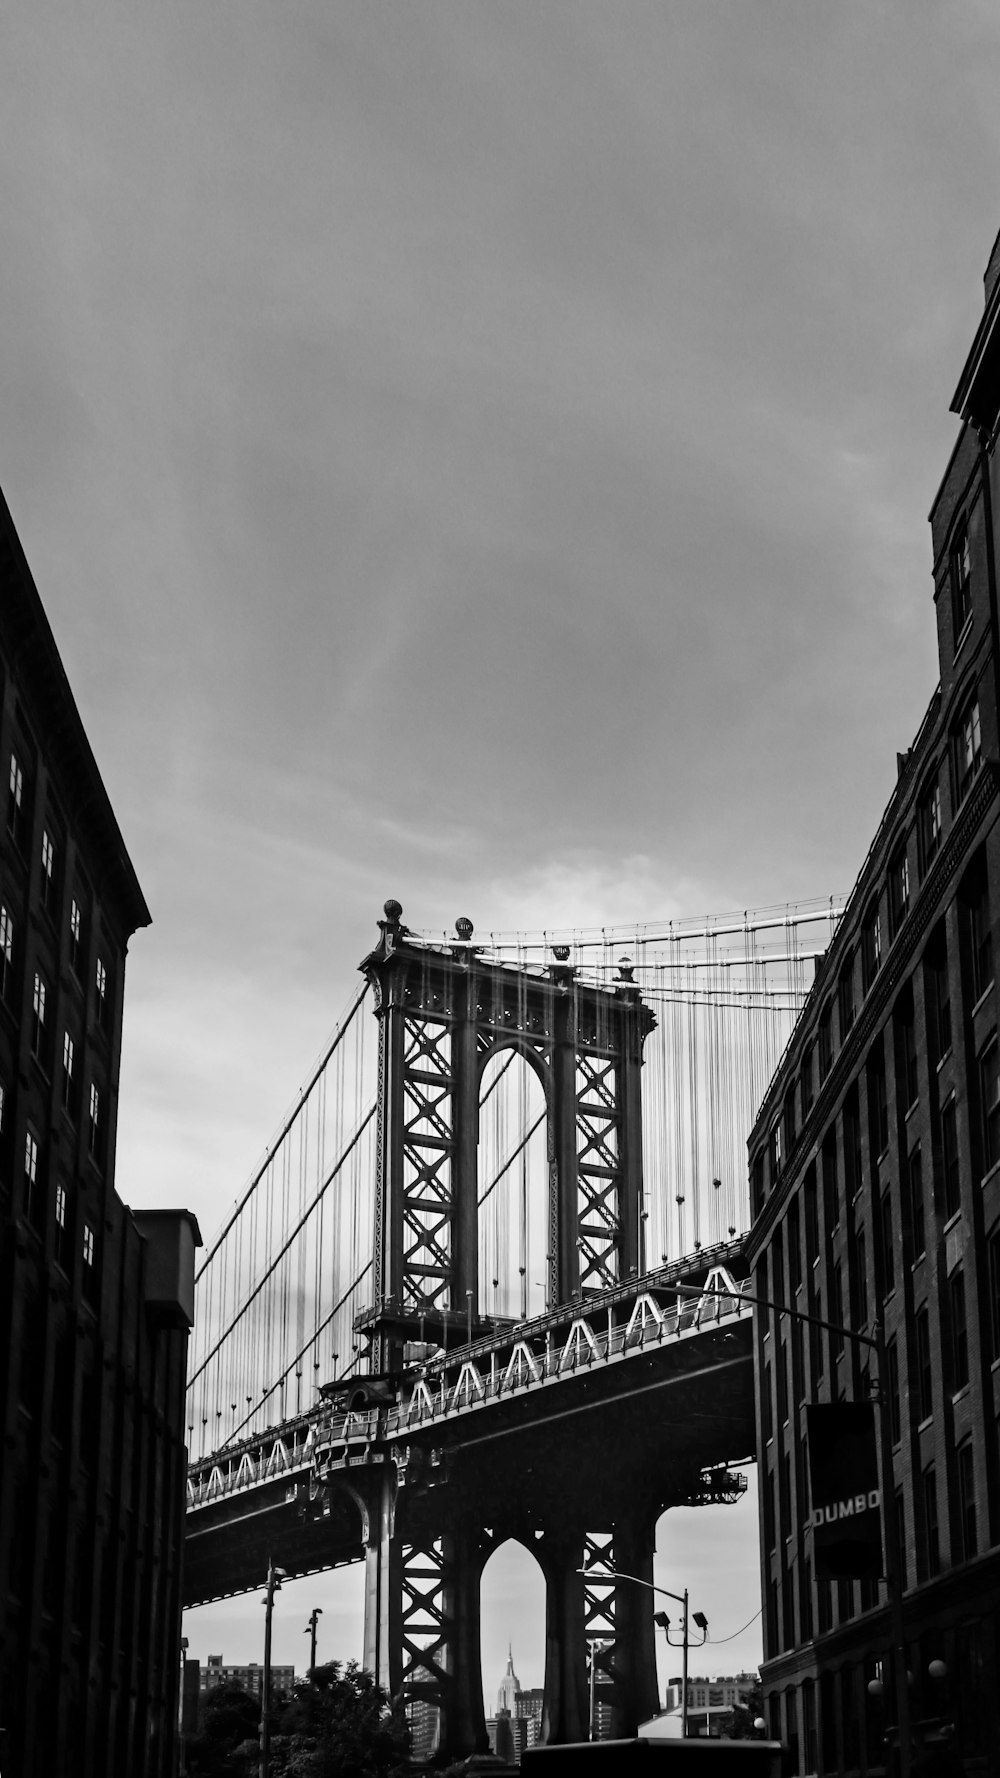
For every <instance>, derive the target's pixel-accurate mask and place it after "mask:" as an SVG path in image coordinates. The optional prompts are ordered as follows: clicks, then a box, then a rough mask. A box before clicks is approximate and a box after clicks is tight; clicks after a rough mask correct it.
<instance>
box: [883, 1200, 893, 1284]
mask: <svg viewBox="0 0 1000 1778" xmlns="http://www.w3.org/2000/svg"><path fill="white" fill-rule="evenodd" d="M881 1218H882V1294H883V1296H889V1295H890V1294H891V1292H892V1291H894V1290H895V1288H896V1252H895V1248H894V1247H893V1244H892V1188H891V1186H886V1189H885V1191H884V1192H883V1193H882V1206H881Z"/></svg>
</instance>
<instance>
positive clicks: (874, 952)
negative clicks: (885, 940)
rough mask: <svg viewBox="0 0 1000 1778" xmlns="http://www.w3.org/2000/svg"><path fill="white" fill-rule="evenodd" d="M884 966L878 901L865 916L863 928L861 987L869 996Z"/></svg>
mask: <svg viewBox="0 0 1000 1778" xmlns="http://www.w3.org/2000/svg"><path fill="white" fill-rule="evenodd" d="M881 965H882V915H881V912H880V910H879V905H878V902H877V901H873V902H872V903H871V906H870V907H869V908H868V911H867V913H866V914H865V918H864V924H863V926H862V928H861V986H862V990H863V992H864V993H865V994H867V992H868V990H869V988H870V987H871V985H872V982H873V981H874V980H875V977H876V976H877V975H878V972H879V969H880V968H881Z"/></svg>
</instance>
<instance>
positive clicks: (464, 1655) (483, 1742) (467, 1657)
mask: <svg viewBox="0 0 1000 1778" xmlns="http://www.w3.org/2000/svg"><path fill="white" fill-rule="evenodd" d="M443 1555H444V1562H443V1567H444V1573H445V1575H446V1577H447V1578H446V1582H445V1589H444V1606H445V1619H446V1622H447V1625H448V1641H447V1647H446V1650H445V1664H446V1670H447V1674H448V1683H447V1684H446V1685H443V1686H442V1688H441V1733H440V1740H439V1746H438V1752H439V1754H440V1755H441V1756H444V1755H447V1757H448V1758H449V1759H452V1760H458V1759H467V1758H468V1757H469V1755H470V1754H473V1753H488V1752H489V1736H488V1735H487V1733H486V1713H485V1711H484V1709H483V1666H482V1653H481V1644H480V1616H479V1594H480V1581H481V1578H482V1569H483V1558H482V1549H481V1543H480V1539H479V1537H478V1536H477V1534H476V1533H475V1532H473V1531H470V1530H469V1529H468V1528H467V1527H465V1526H463V1527H462V1528H461V1529H460V1530H458V1531H457V1532H455V1533H453V1534H451V1535H450V1536H448V1537H446V1538H444V1540H443Z"/></svg>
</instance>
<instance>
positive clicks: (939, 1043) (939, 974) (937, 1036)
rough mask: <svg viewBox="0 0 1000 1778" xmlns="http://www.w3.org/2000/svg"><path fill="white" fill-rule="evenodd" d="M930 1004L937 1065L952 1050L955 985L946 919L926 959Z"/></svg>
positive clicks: (936, 933)
mask: <svg viewBox="0 0 1000 1778" xmlns="http://www.w3.org/2000/svg"><path fill="white" fill-rule="evenodd" d="M925 972H926V974H925V980H926V988H927V1005H928V1009H929V1014H930V1032H929V1037H930V1044H931V1059H932V1061H933V1062H934V1063H935V1065H937V1064H938V1063H939V1062H941V1061H942V1060H943V1059H944V1057H945V1056H946V1055H947V1054H948V1051H949V1050H950V1049H951V986H950V982H949V977H948V945H947V940H946V937H945V929H944V921H943V920H942V921H940V922H939V924H938V925H937V926H936V927H935V929H934V933H933V935H932V937H931V939H930V942H929V943H928V946H927V953H926V958H925Z"/></svg>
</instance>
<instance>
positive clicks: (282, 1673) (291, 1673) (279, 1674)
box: [198, 1655, 295, 1698]
mask: <svg viewBox="0 0 1000 1778" xmlns="http://www.w3.org/2000/svg"><path fill="white" fill-rule="evenodd" d="M228 1685H233V1686H238V1687H239V1689H240V1691H241V1692H247V1693H249V1695H250V1697H251V1698H260V1697H262V1696H263V1692H264V1669H263V1667H262V1666H261V1665H260V1664H259V1663H258V1662H257V1661H249V1662H248V1663H247V1665H246V1666H244V1667H234V1666H230V1665H227V1663H226V1662H225V1661H224V1660H223V1658H222V1656H221V1655H209V1657H208V1659H207V1661H206V1662H205V1665H204V1667H202V1666H200V1663H199V1672H198V1690H199V1692H200V1693H201V1695H202V1697H204V1695H205V1693H206V1692H211V1691H215V1690H216V1689H217V1688H218V1687H219V1686H228ZM294 1686H295V1668H294V1667H275V1666H272V1668H271V1695H272V1697H275V1698H284V1697H288V1696H289V1695H290V1693H291V1692H292V1690H293V1688H294Z"/></svg>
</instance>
